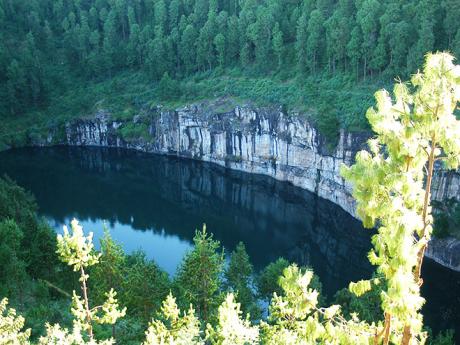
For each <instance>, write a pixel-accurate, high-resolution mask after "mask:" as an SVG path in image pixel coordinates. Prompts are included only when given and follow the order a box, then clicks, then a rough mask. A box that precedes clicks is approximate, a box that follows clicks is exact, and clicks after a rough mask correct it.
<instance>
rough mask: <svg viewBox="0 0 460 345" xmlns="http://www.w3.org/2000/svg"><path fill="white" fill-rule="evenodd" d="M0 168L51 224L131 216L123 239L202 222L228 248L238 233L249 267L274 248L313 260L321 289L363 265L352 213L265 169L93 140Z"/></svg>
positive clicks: (275, 252)
mask: <svg viewBox="0 0 460 345" xmlns="http://www.w3.org/2000/svg"><path fill="white" fill-rule="evenodd" d="M0 170H1V171H2V172H6V173H8V174H9V175H10V176H11V177H13V178H14V179H15V180H17V182H18V183H19V184H21V185H23V186H24V187H25V188H27V189H29V190H31V191H32V192H33V193H34V194H35V196H36V198H37V201H38V204H39V206H40V211H41V213H42V214H43V215H45V216H46V217H48V218H50V219H52V220H54V221H55V222H56V223H57V224H59V225H61V224H63V223H64V222H65V221H68V219H69V218H70V217H72V216H74V215H75V216H78V217H79V219H81V220H82V221H88V220H90V221H92V222H97V221H102V220H107V221H108V222H109V223H112V224H116V223H121V224H124V225H129V226H124V227H123V229H124V232H126V233H125V234H123V237H126V239H128V238H129V236H130V232H131V229H134V230H141V231H153V232H155V233H157V234H160V235H163V236H164V235H174V236H177V237H178V238H179V239H181V240H185V241H188V242H191V241H192V238H193V235H194V231H195V229H196V228H200V227H201V226H202V224H203V223H206V224H207V227H208V230H209V231H211V232H213V233H214V235H215V237H216V238H217V239H219V240H220V241H221V243H222V244H223V245H224V247H225V248H226V250H227V251H231V250H233V248H234V247H235V246H236V244H237V243H238V242H239V241H243V242H244V243H245V244H246V247H247V250H248V252H249V254H250V256H251V260H252V261H253V263H254V265H255V266H256V268H261V267H263V266H264V265H266V264H267V263H269V262H271V261H273V260H275V259H276V258H277V257H279V256H283V257H286V258H287V259H289V260H292V261H295V262H297V263H299V264H305V265H311V266H312V267H314V269H315V272H317V273H318V274H319V275H320V277H321V280H322V282H323V284H324V285H325V288H326V292H327V293H328V294H333V293H334V292H335V290H336V289H338V288H340V287H343V286H346V285H347V283H348V282H349V281H350V280H352V279H360V278H361V279H362V277H363V275H364V276H366V275H368V274H369V272H370V266H369V264H368V262H367V258H366V252H367V251H368V249H369V246H370V243H369V234H368V233H367V232H365V231H363V230H362V228H361V226H360V224H359V222H358V221H356V220H355V219H354V218H352V217H351V216H350V215H348V214H347V213H346V212H344V211H343V210H342V209H340V208H339V207H337V206H335V205H334V204H332V203H331V202H329V201H325V200H322V199H318V198H317V197H316V196H315V195H314V194H312V193H309V192H306V191H303V190H301V189H299V188H296V187H293V186H291V185H289V184H287V183H284V182H279V181H276V180H274V179H272V178H268V177H264V176H258V175H251V174H246V173H240V172H235V171H229V170H226V169H223V168H220V167H216V166H214V165H210V164H204V163H200V162H195V161H191V160H190V161H189V160H183V159H181V160H179V159H175V158H170V157H169V158H168V157H161V156H152V155H147V154H142V153H137V152H133V151H123V150H116V149H100V148H66V147H55V148H41V149H34V148H29V149H21V150H14V151H9V152H5V153H2V159H1V163H0ZM88 230H89V229H88ZM138 245H139V246H140V247H143V243H139V244H138ZM143 249H144V250H145V251H146V252H147V253H149V248H148V247H143ZM179 250H183V249H179ZM176 254H177V253H176ZM180 256H181V255H180ZM170 273H174V272H170Z"/></svg>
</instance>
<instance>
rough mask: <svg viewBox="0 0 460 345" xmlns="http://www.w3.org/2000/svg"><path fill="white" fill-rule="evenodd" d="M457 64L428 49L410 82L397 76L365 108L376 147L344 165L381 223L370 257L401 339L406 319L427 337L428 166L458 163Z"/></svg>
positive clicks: (371, 219)
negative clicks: (423, 290) (423, 273)
mask: <svg viewBox="0 0 460 345" xmlns="http://www.w3.org/2000/svg"><path fill="white" fill-rule="evenodd" d="M459 68H460V66H455V65H454V64H453V57H452V56H451V55H449V54H447V53H437V54H428V55H427V57H426V63H425V66H424V69H423V71H422V72H418V73H417V74H415V75H414V76H413V77H412V80H411V85H410V84H403V83H398V84H397V85H396V86H395V88H394V92H393V97H392V96H391V95H390V94H389V93H388V92H387V91H385V90H382V91H378V92H377V93H376V94H375V98H376V106H375V107H374V108H371V109H369V110H368V112H367V114H366V115H367V118H368V120H369V123H370V124H371V127H372V129H373V130H374V132H375V133H376V134H377V136H376V138H374V139H371V140H370V141H369V145H368V146H369V149H370V151H371V153H369V152H366V151H361V152H359V153H358V154H357V156H356V163H355V164H354V165H353V166H351V167H343V168H342V175H343V176H344V178H345V179H346V180H348V181H350V182H351V183H352V185H353V196H354V197H355V199H356V201H357V214H358V215H359V216H360V217H361V219H362V220H363V223H364V225H365V226H367V227H373V226H377V227H378V233H377V234H375V235H374V236H373V237H372V244H373V246H374V248H373V249H372V250H371V252H370V253H369V260H370V261H371V263H373V264H374V265H377V266H378V269H377V270H378V272H379V273H381V274H383V275H384V277H385V279H386V280H387V284H388V288H387V289H386V291H383V292H382V295H381V297H382V306H383V309H384V310H385V312H386V313H387V314H388V315H391V317H392V319H393V320H392V331H393V337H394V340H393V341H400V340H398V339H399V337H400V334H401V333H402V328H403V327H404V326H406V327H407V326H409V327H411V331H412V334H413V335H417V334H418V335H419V338H420V339H422V338H423V334H421V333H420V330H421V326H422V318H421V315H420V314H419V313H418V312H419V310H420V308H421V307H422V305H423V303H424V300H423V298H422V297H421V296H420V287H419V281H418V272H419V269H420V256H421V255H423V250H424V248H425V246H426V244H427V243H428V241H429V239H430V236H431V231H432V227H431V222H432V216H431V208H430V206H429V188H430V186H429V185H428V183H430V182H431V179H430V178H428V179H427V175H426V173H427V172H428V173H429V174H431V171H432V167H433V163H434V161H435V160H438V159H440V160H444V162H445V163H446V166H447V167H448V168H456V167H458V165H459V162H460V161H459V159H460V122H459V121H457V119H456V118H455V116H454V114H453V112H454V110H455V108H456V107H457V104H458V102H459V101H460V97H459V96H460V79H459V73H460V72H459ZM430 167H431V168H430ZM430 176H431V175H430ZM427 202H428V204H427ZM368 288H369V284H368V283H365V282H359V283H356V284H351V286H350V289H351V290H353V291H354V292H355V293H357V294H360V293H363V292H365V290H366V289H368Z"/></svg>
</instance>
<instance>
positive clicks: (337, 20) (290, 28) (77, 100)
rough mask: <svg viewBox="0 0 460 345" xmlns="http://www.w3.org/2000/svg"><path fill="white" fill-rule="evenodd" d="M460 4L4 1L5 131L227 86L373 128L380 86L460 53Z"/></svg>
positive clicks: (422, 0)
mask: <svg viewBox="0 0 460 345" xmlns="http://www.w3.org/2000/svg"><path fill="white" fill-rule="evenodd" d="M459 16H460V4H459V3H458V1H456V0H443V1H438V0H418V1H411V0H390V1H378V0H337V1H336V0H288V1H286V0H246V1H241V0H2V1H0V28H1V29H0V81H1V82H0V113H2V114H5V116H6V120H5V126H4V129H3V130H2V131H0V132H1V133H0V135H1V136H2V138H1V139H2V141H3V142H4V143H6V144H7V145H11V144H13V145H14V144H15V143H16V142H21V140H22V142H23V141H24V138H21V137H20V132H21V131H22V130H25V129H28V130H30V131H38V130H39V129H40V128H41V127H50V126H53V125H55V124H56V122H57V121H59V119H60V118H61V117H62V116H64V115H66V114H67V115H69V116H80V115H86V114H89V113H91V112H93V111H94V109H95V107H96V108H98V107H106V108H110V110H112V111H113V112H115V113H116V112H118V113H121V114H124V115H125V116H130V115H129V114H132V113H133V111H135V110H133V109H136V108H138V107H140V106H141V105H143V104H146V103H147V104H149V103H159V102H161V103H164V102H166V103H168V102H169V103H171V104H177V103H184V102H190V101H193V100H197V99H203V98H214V97H216V96H219V97H221V96H232V97H237V98H239V99H250V100H252V101H258V102H265V103H277V104H280V103H281V104H285V105H286V106H287V107H296V108H300V109H304V110H306V111H307V112H309V113H312V114H314V118H315V119H316V121H317V122H318V123H319V127H320V129H321V130H322V131H323V132H324V133H325V134H326V135H328V136H329V137H332V138H334V136H335V133H336V132H337V130H338V128H339V127H345V128H350V129H363V128H364V129H368V125H367V121H366V119H365V118H364V116H363V114H364V112H365V110H366V109H367V107H368V106H370V105H371V103H372V98H371V94H372V92H373V90H375V89H377V88H379V87H382V86H387V85H389V84H391V82H392V81H393V78H395V77H397V76H399V77H402V78H404V77H407V76H409V75H410V74H412V73H415V72H416V71H417V69H418V68H419V67H420V66H421V64H422V63H423V57H424V55H425V53H426V52H428V51H437V50H450V51H451V52H452V53H453V54H454V55H457V56H459V55H460V30H459V25H458V17H459ZM318 89H321V92H319V91H318ZM131 116H132V115H131ZM15 135H16V136H15Z"/></svg>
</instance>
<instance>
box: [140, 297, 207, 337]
mask: <svg viewBox="0 0 460 345" xmlns="http://www.w3.org/2000/svg"><path fill="white" fill-rule="evenodd" d="M159 318H160V319H159V320H152V322H151V323H150V325H149V328H148V329H147V332H146V333H145V334H146V340H145V342H144V343H143V344H144V345H162V344H177V345H204V341H203V340H202V339H201V337H200V333H201V331H200V321H199V320H198V318H197V317H196V316H195V311H194V309H193V307H192V306H191V305H190V308H189V310H188V312H184V314H183V315H181V312H180V309H179V308H178V307H177V304H176V299H175V298H174V297H173V296H172V295H171V294H169V295H168V297H167V298H166V299H165V300H164V302H163V305H162V307H161V313H160V314H159Z"/></svg>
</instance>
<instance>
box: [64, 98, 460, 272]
mask: <svg viewBox="0 0 460 345" xmlns="http://www.w3.org/2000/svg"><path fill="white" fill-rule="evenodd" d="M218 109H219V105H216V104H213V105H209V104H200V105H192V106H188V107H184V108H181V109H178V110H176V111H164V110H162V109H161V108H158V109H154V110H151V111H146V112H143V113H142V114H141V115H137V116H135V117H134V119H133V120H129V121H115V120H111V118H110V114H108V113H107V112H104V111H100V112H98V114H96V116H95V117H94V118H92V119H85V120H76V121H74V122H71V123H68V124H67V126H66V144H69V145H78V146H84V145H88V146H89V145H91V146H107V147H123V148H131V149H136V150H140V151H144V152H151V153H158V154H167V155H176V156H180V157H186V158H192V159H197V160H202V161H206V162H212V163H215V164H218V165H221V166H225V167H228V168H231V169H235V170H240V171H245V172H250V173H257V174H263V175H268V176H271V177H273V178H275V179H277V180H282V181H289V182H291V183H292V184H294V185H295V186H298V187H302V188H304V189H307V190H309V191H312V192H314V193H316V194H317V195H318V196H320V197H322V198H324V199H327V200H330V201H332V202H334V203H335V204H337V205H339V206H340V207H342V208H343V209H344V210H346V211H347V212H348V213H350V214H352V215H353V216H356V214H355V205H354V200H353V198H352V196H351V187H350V186H349V185H348V184H347V183H345V181H344V180H343V179H342V177H340V173H339V170H340V166H341V164H342V163H345V164H347V165H350V164H352V162H353V157H354V156H355V154H356V152H357V151H359V150H360V149H362V148H363V147H365V142H366V139H367V138H368V137H369V134H368V133H348V132H346V131H343V130H342V131H341V132H340V135H339V138H338V145H337V146H336V148H335V149H334V150H333V151H329V150H327V149H326V147H327V145H326V142H325V140H324V138H323V137H322V136H321V135H320V134H319V133H318V131H317V130H316V129H315V127H314V126H312V124H311V123H310V122H309V121H308V119H307V118H306V116H301V115H300V114H296V113H287V112H285V111H283V110H282V109H281V108H258V107H251V106H237V107H234V108H233V109H232V110H230V111H219V110H218ZM136 126H137V128H141V132H131V133H128V134H130V135H129V137H130V138H132V139H127V137H128V135H127V131H126V128H136ZM459 196H460V175H459V174H458V173H457V172H453V173H451V172H450V173H447V172H439V173H438V174H437V176H436V178H435V181H434V188H433V198H435V199H437V200H443V199H446V198H451V197H459ZM444 241H445V240H444ZM429 248H430V249H429V250H428V251H427V256H429V257H431V258H433V259H434V260H436V261H437V262H439V263H441V264H443V265H445V266H447V267H450V268H452V269H455V270H460V241H456V240H450V241H449V243H448V245H447V244H446V245H443V241H438V240H435V241H433V245H431V246H430V247H429Z"/></svg>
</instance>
